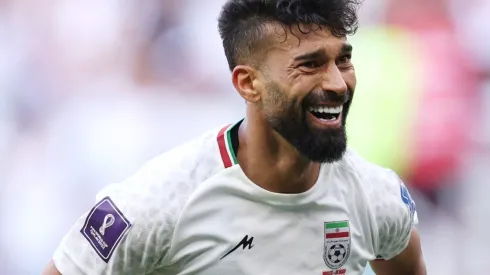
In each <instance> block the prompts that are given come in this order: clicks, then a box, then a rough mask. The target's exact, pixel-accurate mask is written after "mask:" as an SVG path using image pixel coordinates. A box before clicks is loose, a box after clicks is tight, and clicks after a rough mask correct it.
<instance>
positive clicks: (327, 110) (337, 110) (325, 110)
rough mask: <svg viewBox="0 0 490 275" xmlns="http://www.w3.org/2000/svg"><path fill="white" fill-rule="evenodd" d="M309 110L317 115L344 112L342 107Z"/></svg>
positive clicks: (311, 108)
mask: <svg viewBox="0 0 490 275" xmlns="http://www.w3.org/2000/svg"><path fill="white" fill-rule="evenodd" d="M308 110H309V111H310V112H315V113H328V114H340V113H341V112H342V105H340V106H338V107H322V106H317V107H309V108H308Z"/></svg>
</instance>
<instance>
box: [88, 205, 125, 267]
mask: <svg viewBox="0 0 490 275" xmlns="http://www.w3.org/2000/svg"><path fill="white" fill-rule="evenodd" d="M130 227H131V223H130V222H129V221H128V219H126V217H125V216H124V215H123V214H122V212H121V211H120V210H119V209H118V208H117V206H116V205H115V204H114V202H113V201H112V200H111V199H110V198H109V197H105V198H103V199H102V200H101V201H100V202H99V203H97V204H96V205H95V206H94V208H92V210H91V211H90V213H89V214H88V216H87V219H86V220H85V224H84V225H83V228H82V229H81V230H80V232H81V233H82V235H83V236H84V237H85V238H86V239H87V240H88V241H89V243H90V244H91V245H92V247H93V248H94V249H95V251H96V252H97V254H99V256H100V257H101V258H102V260H104V261H105V262H106V263H107V262H108V261H109V259H110V258H111V256H112V253H113V252H114V250H115V249H116V247H117V246H118V245H119V243H120V242H121V240H122V238H123V237H124V235H125V234H126V232H127V231H128V230H129V228H130Z"/></svg>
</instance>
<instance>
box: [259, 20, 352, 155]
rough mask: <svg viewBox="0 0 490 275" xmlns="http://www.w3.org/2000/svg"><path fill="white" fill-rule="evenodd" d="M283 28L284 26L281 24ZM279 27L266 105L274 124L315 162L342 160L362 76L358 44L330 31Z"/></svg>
mask: <svg viewBox="0 0 490 275" xmlns="http://www.w3.org/2000/svg"><path fill="white" fill-rule="evenodd" d="M280 29H282V28H280ZM292 30H293V34H294V35H293V34H291V33H287V37H286V34H285V33H284V32H279V31H276V32H275V33H276V35H277V39H275V41H276V42H274V44H273V45H272V47H271V48H270V49H269V50H268V51H267V53H266V56H265V60H264V61H263V62H264V63H263V66H262V69H261V70H260V72H261V81H263V87H264V91H262V108H263V112H264V116H265V118H266V120H267V121H268V123H269V124H270V125H271V127H272V128H273V129H274V130H275V131H276V132H278V133H279V134H280V135H281V136H283V137H284V138H285V139H286V140H287V141H288V142H290V143H291V144H292V145H293V146H294V147H295V148H296V149H297V150H298V151H299V152H300V153H301V154H303V155H304V156H305V157H307V158H308V159H310V160H312V161H315V162H334V161H337V160H339V159H340V158H341V157H342V155H343V154H344V152H345V150H346V148H347V137H346V133H345V122H346V118H347V113H348V110H349V106H350V103H351V100H352V96H353V93H354V88H355V85H356V78H355V73H354V67H353V65H352V63H351V52H352V47H351V46H350V45H349V44H348V43H347V40H346V39H345V38H338V37H335V36H333V35H332V34H331V32H330V31H329V30H326V29H324V30H322V29H318V30H316V31H312V32H310V33H308V34H303V33H301V32H300V31H299V30H298V29H294V28H293V29H292Z"/></svg>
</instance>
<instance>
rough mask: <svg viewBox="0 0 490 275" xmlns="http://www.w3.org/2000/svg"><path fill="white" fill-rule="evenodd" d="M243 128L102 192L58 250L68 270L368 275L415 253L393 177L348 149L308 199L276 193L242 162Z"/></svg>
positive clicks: (214, 136)
mask: <svg viewBox="0 0 490 275" xmlns="http://www.w3.org/2000/svg"><path fill="white" fill-rule="evenodd" d="M236 125H237V124H235V126H233V125H232V126H227V127H225V128H223V129H221V130H220V131H218V130H217V131H213V132H210V133H208V134H205V135H204V136H202V137H200V138H198V139H195V140H193V141H191V142H190V143H187V144H185V145H183V146H181V147H178V148H176V149H174V150H172V151H170V152H168V153H165V154H163V155H161V156H159V157H157V158H155V159H154V160H152V161H150V162H149V163H148V164H146V165H145V166H144V167H143V168H142V169H141V170H140V171H139V172H138V173H137V174H136V175H135V176H133V177H132V178H130V179H128V180H127V181H125V182H123V183H119V184H114V185H111V186H109V187H107V188H105V189H104V190H103V191H101V192H100V193H99V194H98V197H97V203H96V205H95V206H94V208H93V209H92V210H91V211H89V212H88V213H86V214H85V215H83V216H82V217H81V218H80V219H79V220H78V221H77V222H76V224H75V225H74V227H73V228H72V229H71V231H70V232H69V233H68V234H67V235H66V236H65V237H64V238H63V240H62V243H61V245H60V246H59V248H58V249H57V250H56V252H55V255H54V263H55V265H56V267H57V268H58V269H59V271H60V272H61V273H62V274H64V275H76V274H90V275H96V274H138V275H140V274H141V275H142V274H163V275H165V274H172V275H184V274H185V275H190V274H196V275H221V274H223V275H227V274H243V275H257V274H261V275H268V274H271V275H276V274H318V275H333V274H349V275H360V274H362V273H363V271H364V268H365V266H366V264H367V263H368V261H371V260H375V259H376V258H383V259H391V258H393V257H394V256H396V255H398V254H399V253H400V252H401V251H403V250H404V249H405V247H406V246H407V244H408V240H409V238H410V232H411V229H412V226H413V225H414V224H416V223H417V221H416V220H417V218H416V212H415V205H414V203H413V200H412V199H411V197H410V195H409V194H408V191H407V189H406V188H405V186H404V185H403V183H402V182H401V181H400V179H399V178H398V177H397V176H396V175H395V174H394V173H393V172H391V171H390V170H387V169H384V168H381V167H378V166H375V165H373V164H370V163H368V162H367V161H365V160H363V159H362V158H360V157H359V156H357V155H356V154H355V153H354V152H353V151H352V150H350V149H348V151H347V152H346V154H345V155H344V157H343V159H342V160H340V161H338V162H336V163H332V164H322V165H321V168H320V175H319V177H318V180H317V182H316V183H315V185H314V186H313V187H312V188H311V189H310V190H308V191H307V192H304V193H301V194H278V193H272V192H269V191H266V190H264V189H262V188H261V187H259V186H258V185H256V184H254V183H253V182H251V181H250V180H249V179H248V178H247V177H246V176H245V174H244V172H243V171H242V169H241V168H240V166H239V165H238V164H237V161H236V157H235V151H236V148H237V146H238V141H237V140H238V134H237V131H236V129H237V128H238V127H236Z"/></svg>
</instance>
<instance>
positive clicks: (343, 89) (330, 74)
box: [321, 63, 348, 95]
mask: <svg viewBox="0 0 490 275" xmlns="http://www.w3.org/2000/svg"><path fill="white" fill-rule="evenodd" d="M321 85H322V89H323V90H324V91H330V92H335V93H336V94H338V95H343V94H345V93H347V90H348V88H347V83H346V82H345V80H344V78H343V77H342V73H341V72H340V70H339V68H338V67H337V65H336V64H335V63H333V64H331V65H329V66H328V67H327V68H326V69H325V73H324V74H323V79H322V84H321Z"/></svg>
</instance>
